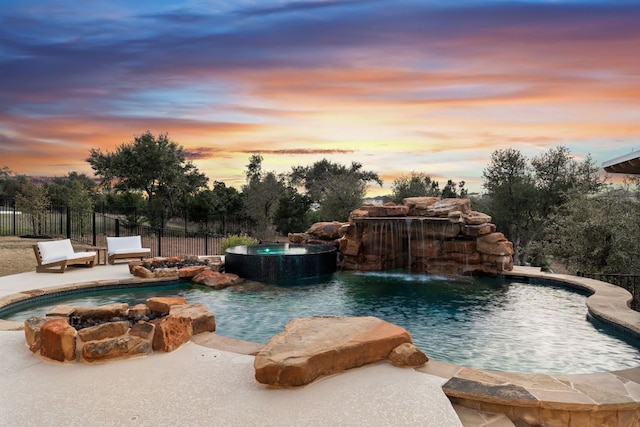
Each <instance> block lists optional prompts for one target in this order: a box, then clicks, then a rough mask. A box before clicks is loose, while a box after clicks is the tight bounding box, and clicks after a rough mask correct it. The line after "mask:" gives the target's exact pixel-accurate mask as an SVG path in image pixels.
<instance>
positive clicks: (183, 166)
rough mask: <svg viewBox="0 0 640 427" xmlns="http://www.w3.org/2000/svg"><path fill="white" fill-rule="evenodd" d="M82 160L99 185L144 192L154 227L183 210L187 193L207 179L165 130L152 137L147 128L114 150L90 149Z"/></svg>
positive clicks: (200, 187) (204, 182)
mask: <svg viewBox="0 0 640 427" xmlns="http://www.w3.org/2000/svg"><path fill="white" fill-rule="evenodd" d="M86 160H87V162H89V164H91V167H92V168H93V170H94V173H95V175H97V176H99V177H100V179H101V182H100V184H101V186H102V187H103V188H108V189H110V188H113V189H115V190H116V191H141V192H144V194H145V196H146V198H147V218H148V220H149V222H150V223H151V224H152V225H154V226H164V223H165V222H166V220H167V219H168V218H170V217H172V216H174V215H176V214H177V213H178V212H179V210H180V209H181V208H182V209H185V208H186V199H187V196H188V195H193V194H195V193H197V192H198V191H199V190H201V189H203V188H205V187H206V185H207V181H208V178H207V177H206V176H205V175H204V174H202V173H200V172H199V171H198V168H197V167H196V166H195V165H194V164H193V163H192V162H190V161H186V156H185V152H184V149H183V147H182V146H181V145H178V144H177V143H176V142H173V141H171V140H170V139H169V136H168V135H167V134H166V133H165V134H160V135H158V137H157V138H156V137H155V136H154V135H152V134H151V133H150V132H149V131H147V132H146V133H144V134H142V135H140V136H137V137H135V138H134V140H133V141H132V142H130V143H124V144H122V145H120V146H118V147H117V148H116V149H115V151H114V152H106V153H103V152H102V151H101V150H100V149H91V153H90V156H89V157H88V158H87V159H86Z"/></svg>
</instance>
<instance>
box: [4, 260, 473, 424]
mask: <svg viewBox="0 0 640 427" xmlns="http://www.w3.org/2000/svg"><path fill="white" fill-rule="evenodd" d="M131 280H132V276H131V275H130V274H129V269H128V266H127V265H126V264H124V265H123V264H116V265H107V266H95V267H94V268H90V269H84V268H70V269H68V270H67V271H66V272H65V273H64V274H49V273H47V274H36V273H35V272H33V273H31V272H29V273H21V274H17V275H13V276H5V277H0V298H2V297H5V298H7V297H9V298H11V296H12V295H13V296H19V295H23V294H25V293H27V294H32V295H33V294H41V293H42V292H41V291H51V290H52V289H56V288H60V287H64V288H67V287H68V286H69V285H72V284H77V283H83V284H88V283H89V284H91V283H92V284H96V282H97V283H113V282H114V281H115V282H118V281H121V282H128V281H131ZM81 287H82V286H81ZM34 289H37V290H35V291H34ZM15 327H16V325H15V322H6V321H0V330H1V329H5V330H4V331H2V332H0V425H2V426H29V425H33V426H45V425H55V426H59V425H69V426H70V425H114V426H115V425H132V426H133V425H149V426H150V425H153V426H187V425H188V426H197V425H226V426H252V425H263V426H294V425H304V426H326V425H341V426H350V425H353V426H356V425H367V426H396V425H407V426H411V425H414V426H424V425H429V426H442V427H449V426H452V427H453V426H462V423H461V421H460V419H459V417H458V415H457V413H456V412H455V411H454V409H453V407H452V405H451V403H450V402H449V400H448V399H447V397H446V395H445V394H444V392H443V391H442V384H443V383H444V382H445V381H446V380H445V379H443V378H441V377H437V376H433V375H425V374H423V373H420V372H417V371H415V370H413V369H401V368H396V367H394V366H392V365H390V364H388V363H384V362H381V363H378V364H373V365H369V366H366V367H362V368H358V369H354V370H351V371H349V372H347V373H343V374H340V375H336V376H332V377H329V378H325V379H322V380H320V381H316V382H314V383H312V384H310V385H308V386H306V387H301V388H298V389H270V388H268V387H266V386H263V385H261V384H259V383H258V382H257V381H255V379H254V369H253V359H254V358H253V356H249V355H245V354H239V353H234V352H230V351H224V350H220V349H215V348H210V347H206V346H202V345H198V344H195V343H194V342H189V343H187V344H185V345H184V346H182V347H180V348H179V349H178V350H176V351H174V352H171V353H155V354H152V355H150V356H147V357H140V358H133V359H127V360H118V361H113V362H110V363H101V364H94V365H90V364H62V363H53V362H45V361H43V360H41V359H39V358H37V357H35V356H34V355H33V354H32V353H31V352H30V351H29V350H28V348H27V347H26V344H25V339H24V333H23V332H21V331H8V330H6V329H14V328H15Z"/></svg>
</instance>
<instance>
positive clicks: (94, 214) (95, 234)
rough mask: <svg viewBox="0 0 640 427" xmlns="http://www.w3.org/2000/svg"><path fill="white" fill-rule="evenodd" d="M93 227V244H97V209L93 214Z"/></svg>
mask: <svg viewBox="0 0 640 427" xmlns="http://www.w3.org/2000/svg"><path fill="white" fill-rule="evenodd" d="M92 221H93V223H92V227H91V231H92V232H93V240H92V242H93V243H92V245H93V246H96V244H97V242H98V236H97V228H96V211H95V210H94V211H93V216H92Z"/></svg>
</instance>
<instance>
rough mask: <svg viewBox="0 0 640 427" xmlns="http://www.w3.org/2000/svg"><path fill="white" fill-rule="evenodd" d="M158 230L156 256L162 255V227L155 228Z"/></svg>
mask: <svg viewBox="0 0 640 427" xmlns="http://www.w3.org/2000/svg"><path fill="white" fill-rule="evenodd" d="M157 230H158V232H157V234H158V256H162V228H161V227H160V228H157Z"/></svg>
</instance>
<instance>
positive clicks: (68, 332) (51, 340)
mask: <svg viewBox="0 0 640 427" xmlns="http://www.w3.org/2000/svg"><path fill="white" fill-rule="evenodd" d="M40 340H41V346H40V354H41V355H42V356H44V357H46V358H49V359H52V360H57V361H59V362H66V361H70V360H75V359H76V330H75V329H74V328H73V326H71V325H69V320H68V319H66V318H59V319H52V320H49V321H48V322H46V323H45V324H44V325H42V327H41V328H40Z"/></svg>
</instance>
